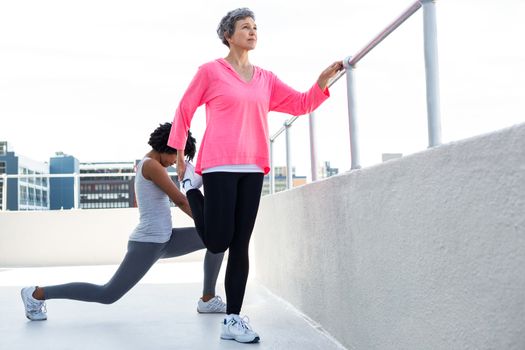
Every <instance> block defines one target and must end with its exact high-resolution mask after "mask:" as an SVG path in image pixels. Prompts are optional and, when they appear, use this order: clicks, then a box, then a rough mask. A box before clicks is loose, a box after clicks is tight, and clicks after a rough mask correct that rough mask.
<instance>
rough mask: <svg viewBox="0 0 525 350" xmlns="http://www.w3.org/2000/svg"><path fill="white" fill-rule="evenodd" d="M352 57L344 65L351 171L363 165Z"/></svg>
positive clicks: (345, 60)
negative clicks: (360, 158) (360, 153)
mask: <svg viewBox="0 0 525 350" xmlns="http://www.w3.org/2000/svg"><path fill="white" fill-rule="evenodd" d="M351 59H352V57H351V56H349V57H347V58H345V59H344V60H343V65H344V68H345V70H346V89H347V97H348V127H349V129H350V155H351V158H352V159H351V160H352V165H351V167H350V169H352V170H353V169H359V168H361V164H360V162H359V142H358V141H359V140H358V136H359V133H358V126H357V116H356V108H355V92H354V90H355V89H354V72H353V71H354V67H352V65H350V60H351Z"/></svg>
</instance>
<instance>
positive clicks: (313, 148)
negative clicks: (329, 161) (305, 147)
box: [308, 112, 317, 182]
mask: <svg viewBox="0 0 525 350" xmlns="http://www.w3.org/2000/svg"><path fill="white" fill-rule="evenodd" d="M308 121H309V126H310V168H311V170H312V182H314V181H317V142H316V141H317V139H316V135H315V112H312V113H310V117H309V118H308Z"/></svg>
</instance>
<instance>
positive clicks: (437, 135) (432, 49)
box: [421, 0, 441, 147]
mask: <svg viewBox="0 0 525 350" xmlns="http://www.w3.org/2000/svg"><path fill="white" fill-rule="evenodd" d="M421 4H422V5H423V31H424V46H425V73H426V74H425V75H426V86H427V118H428V147H434V146H438V145H440V144H441V116H440V107H439V67H438V47H437V24H436V4H435V1H434V0H421Z"/></svg>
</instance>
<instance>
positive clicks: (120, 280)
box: [43, 227, 224, 304]
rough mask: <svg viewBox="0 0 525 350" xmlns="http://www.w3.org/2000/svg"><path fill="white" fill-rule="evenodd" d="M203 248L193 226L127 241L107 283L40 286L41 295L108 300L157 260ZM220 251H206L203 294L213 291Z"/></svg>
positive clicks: (138, 278) (106, 302) (50, 297)
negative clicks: (160, 238)
mask: <svg viewBox="0 0 525 350" xmlns="http://www.w3.org/2000/svg"><path fill="white" fill-rule="evenodd" d="M204 248H205V247H204V244H203V243H202V240H201V239H200V237H199V235H198V234H197V231H196V230H195V228H194V227H185V228H174V229H172V233H171V238H170V240H169V241H168V242H166V243H148V242H136V241H129V242H128V252H127V253H126V256H125V257H124V260H123V261H122V263H121V264H120V266H119V268H118V269H117V272H115V274H114V275H113V277H112V278H111V280H110V281H109V282H108V283H106V284H104V285H96V284H91V283H81V282H75V283H67V284H61V285H57V286H48V287H43V288H44V298H45V299H46V300H47V299H72V300H81V301H89V302H96V303H102V304H111V303H114V302H115V301H117V300H119V299H120V298H121V297H122V296H123V295H124V294H126V293H127V292H128V291H129V290H130V289H131V288H133V286H135V285H136V284H137V283H138V282H139V281H140V280H141V278H142V277H143V276H144V275H145V274H146V272H148V270H149V269H150V268H151V266H153V264H154V263H155V262H156V261H157V260H159V259H163V258H173V257H176V256H181V255H184V254H188V253H191V252H194V251H196V250H200V249H204ZM223 255H224V254H223V253H219V254H213V253H211V252H209V251H206V256H205V258H204V287H203V294H211V295H215V284H216V282H217V276H218V275H219V270H220V268H221V263H222V258H223Z"/></svg>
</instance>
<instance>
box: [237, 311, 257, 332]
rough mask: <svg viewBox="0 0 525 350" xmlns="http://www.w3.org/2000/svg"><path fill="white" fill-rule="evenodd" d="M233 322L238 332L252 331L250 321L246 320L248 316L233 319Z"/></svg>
mask: <svg viewBox="0 0 525 350" xmlns="http://www.w3.org/2000/svg"><path fill="white" fill-rule="evenodd" d="M234 321H235V324H234V325H235V327H236V328H239V329H240V330H248V331H251V332H253V329H252V327H251V326H250V319H249V318H248V316H246V315H245V316H243V317H240V316H238V317H235V318H234Z"/></svg>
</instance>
